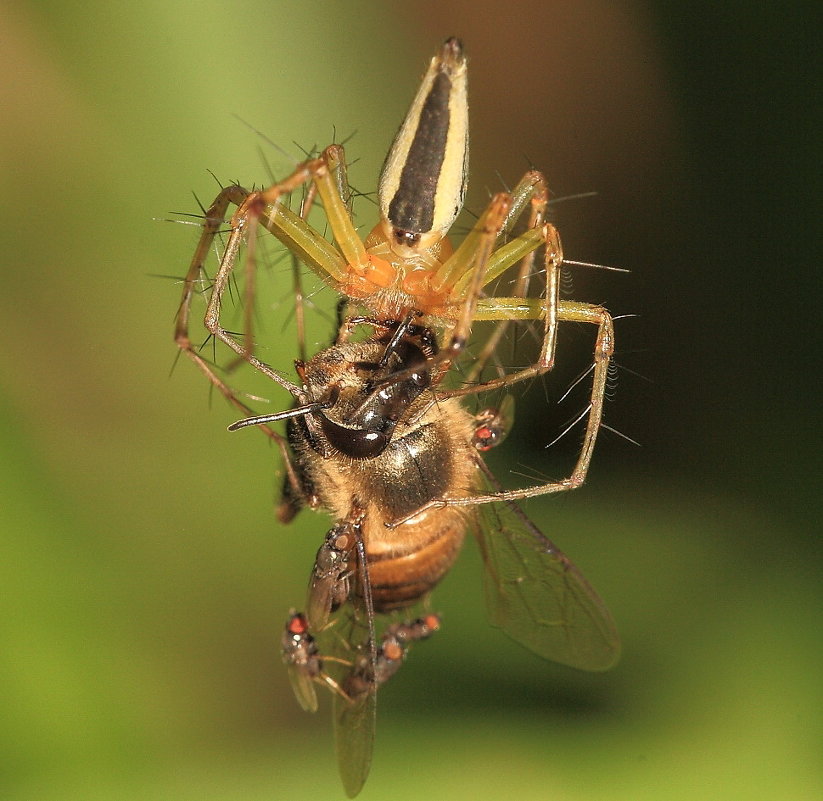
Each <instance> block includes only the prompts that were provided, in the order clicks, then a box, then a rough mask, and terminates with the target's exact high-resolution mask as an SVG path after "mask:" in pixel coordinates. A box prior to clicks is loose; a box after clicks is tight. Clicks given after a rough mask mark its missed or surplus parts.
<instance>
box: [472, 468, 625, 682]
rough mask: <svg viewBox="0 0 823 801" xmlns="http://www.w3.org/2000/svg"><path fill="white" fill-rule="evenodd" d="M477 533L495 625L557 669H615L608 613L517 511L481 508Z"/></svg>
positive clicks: (615, 640)
mask: <svg viewBox="0 0 823 801" xmlns="http://www.w3.org/2000/svg"><path fill="white" fill-rule="evenodd" d="M484 467H485V465H482V466H481V469H482V468H484ZM483 472H486V470H485V469H484V470H483ZM487 476H488V477H489V478H490V475H489V474H488V473H487ZM495 489H499V487H496V488H495ZM474 527H475V533H476V535H477V540H478V543H479V545H480V550H481V552H482V554H483V560H484V561H485V563H486V571H485V576H484V581H485V594H486V604H487V606H488V611H489V618H490V620H491V622H492V624H493V625H495V626H499V627H500V628H501V629H503V631H505V632H506V634H508V635H509V636H510V637H511V638H512V639H514V640H516V641H517V642H519V643H520V644H521V645H523V646H525V647H526V648H528V649H529V650H531V651H534V652H535V653H536V654H538V655H540V656H542V657H544V658H545V659H550V660H552V661H553V662H560V663H562V664H564V665H570V666H571V667H575V668H580V669H581V670H593V671H599V670H608V669H609V668H610V667H612V666H613V665H614V664H615V662H617V659H618V657H619V656H620V638H619V636H618V634H617V628H616V627H615V624H614V620H613V619H612V616H611V614H610V613H609V610H608V609H607V608H606V605H605V604H604V603H603V601H602V600H601V599H600V596H599V595H598V594H597V593H596V592H595V591H594V589H593V588H592V586H591V585H590V584H589V582H588V581H586V579H585V578H584V577H583V574H582V573H581V572H580V571H579V570H578V569H577V568H576V567H575V566H574V564H573V563H572V561H571V560H570V559H569V558H568V557H567V556H566V555H565V554H564V553H563V552H562V551H561V550H560V549H559V548H558V547H557V546H556V545H554V543H553V542H552V541H551V540H550V539H549V538H548V537H546V536H545V534H543V533H542V532H541V531H540V529H538V528H537V526H535V525H534V523H532V522H531V520H529V518H528V517H527V516H526V515H525V513H524V512H523V511H522V509H520V507H519V506H518V505H517V504H516V503H514V502H512V501H501V502H499V503H488V504H483V505H481V506H480V509H479V515H478V517H477V519H476V521H475V526H474Z"/></svg>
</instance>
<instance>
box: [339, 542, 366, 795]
mask: <svg viewBox="0 0 823 801" xmlns="http://www.w3.org/2000/svg"><path fill="white" fill-rule="evenodd" d="M356 537H357V548H356V550H357V574H356V577H354V579H353V587H352V590H353V591H352V593H351V596H350V597H349V599H348V601H347V602H346V603H344V604H343V606H342V607H341V608H340V609H339V610H338V612H337V613H336V614H337V618H336V623H335V625H334V626H332V627H330V628H331V629H333V630H334V633H335V635H336V638H337V642H338V647H339V651H338V653H339V655H340V657H341V663H342V661H344V660H346V661H347V662H348V665H347V666H346V668H345V669H344V670H343V671H342V672H340V673H339V674H338V675H339V678H338V682H339V685H340V688H341V689H342V693H337V694H336V695H335V699H334V740H335V751H336V753H337V768H338V771H339V773H340V778H341V779H342V780H343V787H344V788H345V790H346V793H347V795H348V796H349V798H354V796H356V795H357V794H358V793H359V792H360V790H361V788H362V787H363V785H364V784H365V782H366V778H367V777H368V775H369V770H370V769H371V760H372V753H373V751H374V732H375V727H376V724H377V684H376V682H375V662H376V658H377V646H376V643H375V630H374V606H373V604H372V600H371V586H370V584H369V577H368V565H367V564H366V559H365V547H364V545H363V541H362V538H360V534H359V531H358V532H357V533H356Z"/></svg>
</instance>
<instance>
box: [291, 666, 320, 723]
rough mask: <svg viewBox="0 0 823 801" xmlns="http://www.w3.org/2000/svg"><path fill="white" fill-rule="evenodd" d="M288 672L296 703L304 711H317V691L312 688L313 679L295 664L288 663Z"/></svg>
mask: <svg viewBox="0 0 823 801" xmlns="http://www.w3.org/2000/svg"><path fill="white" fill-rule="evenodd" d="M288 673H289V682H290V683H291V688H292V691H293V692H294V697H295V698H296V699H297V703H298V704H300V706H301V707H302V708H303V709H304V710H305V711H306V712H317V691H316V690H315V689H314V680H313V679H312V678H311V677H310V676H308V675H307V674H306V672H305V671H303V670H300V668H299V667H297V666H296V665H289V666H288Z"/></svg>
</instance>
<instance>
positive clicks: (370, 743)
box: [334, 681, 377, 798]
mask: <svg viewBox="0 0 823 801" xmlns="http://www.w3.org/2000/svg"><path fill="white" fill-rule="evenodd" d="M376 721H377V686H376V685H375V683H374V682H373V681H372V682H369V686H368V688H367V689H365V690H364V691H363V692H362V693H361V694H360V695H359V696H356V697H353V698H351V699H346V698H342V697H341V696H339V695H338V696H336V697H335V699H334V742H335V751H336V752H337V769H338V771H339V772H340V778H341V779H342V780H343V787H344V788H345V790H346V794H347V795H348V797H349V798H354V797H355V796H356V795H357V794H358V793H359V792H360V789H361V788H362V787H363V785H364V784H365V782H366V777H367V776H368V775H369V770H370V769H371V758H372V752H373V751H374V729H375V723H376Z"/></svg>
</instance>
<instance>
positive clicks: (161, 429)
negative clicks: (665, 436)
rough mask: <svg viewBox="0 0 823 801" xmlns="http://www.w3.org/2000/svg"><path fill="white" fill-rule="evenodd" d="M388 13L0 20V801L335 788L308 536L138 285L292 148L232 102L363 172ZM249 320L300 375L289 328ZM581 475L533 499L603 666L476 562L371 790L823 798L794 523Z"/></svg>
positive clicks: (218, 10)
mask: <svg viewBox="0 0 823 801" xmlns="http://www.w3.org/2000/svg"><path fill="white" fill-rule="evenodd" d="M398 13H399V16H389V12H388V10H387V9H386V7H385V6H383V5H382V4H374V3H367V2H362V3H348V4H339V5H338V4H315V5H313V6H311V5H309V4H298V3H286V2H276V3H265V2H258V3H243V4H237V5H232V4H229V3H214V2H200V3H196V4H195V3H191V4H186V3H179V4H170V3H161V2H152V3H150V2H142V3H136V4H122V5H107V4H103V3H93V4H85V5H84V6H83V7H82V8H80V7H77V6H76V5H74V4H64V3H40V4H36V5H35V4H23V3H12V4H11V5H10V6H9V8H8V9H7V10H6V11H4V16H5V18H6V20H7V33H6V36H7V37H8V40H7V42H6V44H5V45H4V48H3V49H4V52H5V57H3V56H0V58H5V63H4V74H5V78H4V80H5V81H7V85H6V88H4V89H3V90H2V91H3V94H4V97H5V100H6V101H7V109H8V111H7V112H6V113H4V121H3V123H2V129H0V136H1V137H2V139H0V145H2V150H1V151H0V169H2V189H3V192H2V197H1V198H0V204H2V219H3V221H4V222H3V225H2V227H0V240H1V244H2V252H3V253H4V265H3V268H2V269H3V274H4V279H5V280H4V281H3V295H2V301H0V302H2V308H3V312H4V314H3V320H4V324H5V326H6V332H5V336H4V344H3V346H2V348H0V365H2V377H0V381H2V407H0V420H2V422H3V425H2V427H0V436H2V439H3V447H2V452H3V454H4V458H3V461H2V464H0V495H2V500H1V501H0V538H2V540H1V541H2V561H1V562H0V586H2V590H0V631H2V645H1V646H0V708H2V720H0V795H2V797H3V798H5V799H9V800H10V801H12V800H14V801H16V800H17V799H19V800H20V801H23V799H26V801H29V800H31V801H34V799H37V801H51V800H52V799H53V800H54V801H74V799H77V801H81V800H82V801H89V799H95V800H96V799H100V800H101V801H102V800H103V799H118V801H122V800H123V799H143V798H146V799H169V800H170V801H171V799H174V801H186V799H198V801H204V800H205V799H220V800H221V801H228V800H229V799H234V798H237V799H244V801H245V800H246V799H258V798H259V799H272V798H283V799H299V798H303V797H306V798H312V799H318V798H320V799H323V798H337V797H342V792H341V791H340V789H339V784H338V779H337V776H336V771H335V768H334V764H333V757H332V748H331V731H330V729H331V727H330V723H329V721H328V719H327V718H328V710H327V709H326V710H321V712H320V713H319V715H318V716H317V717H315V718H311V717H309V716H306V715H304V714H303V713H302V712H301V711H300V710H299V709H298V707H297V705H296V704H295V703H294V700H293V698H292V697H291V695H290V691H289V688H288V687H287V683H286V680H285V672H284V670H283V668H282V665H281V664H280V660H279V653H278V642H277V639H278V630H279V625H280V621H281V619H282V618H283V616H284V613H285V611H286V610H287V609H288V608H289V606H290V605H292V604H294V603H296V602H299V599H300V598H301V597H302V595H303V592H304V588H305V576H306V574H307V572H308V567H309V565H310V564H311V560H312V558H313V554H314V552H315V550H316V547H317V544H318V542H319V538H320V535H321V533H322V531H323V530H324V525H325V521H323V520H322V519H320V518H318V517H316V516H312V515H303V516H301V517H300V519H299V520H298V522H297V523H296V524H295V525H294V526H293V528H292V529H291V530H288V531H285V532H283V531H281V530H279V529H278V527H277V525H276V524H275V522H274V518H273V515H272V514H271V510H270V507H271V503H272V500H273V498H274V496H275V492H276V489H277V483H278V479H277V478H276V475H275V470H276V467H277V460H276V455H275V453H274V451H273V449H271V448H267V447H266V446H265V444H264V443H262V442H261V441H260V440H259V439H258V438H257V437H255V436H254V435H249V436H247V435H246V434H237V435H231V436H229V435H227V434H225V432H224V425H225V424H226V423H228V422H230V421H231V420H232V419H233V416H232V413H231V412H230V411H228V410H227V409H226V408H225V406H224V405H223V404H222V402H220V401H219V400H218V399H215V400H214V403H213V404H212V408H211V409H209V404H208V400H207V392H206V390H205V388H204V386H203V383H204V382H203V381H202V380H201V377H200V376H199V375H197V374H196V372H195V371H194V369H193V368H191V366H190V365H188V364H179V365H178V366H177V369H175V371H174V373H173V375H171V377H169V372H170V370H171V368H172V364H173V362H174V346H173V344H172V342H171V325H172V319H173V315H174V311H175V303H176V301H177V293H178V288H177V286H176V285H175V284H174V283H173V282H172V281H169V280H164V279H162V278H157V277H155V276H163V275H165V276H179V275H180V274H182V272H183V270H184V269H185V264H186V261H187V259H188V258H189V256H190V253H191V250H192V248H193V244H194V242H195V240H196V236H197V231H196V230H195V229H194V228H191V229H187V228H185V227H182V226H175V225H169V224H167V223H165V222H158V221H154V220H153V218H160V219H162V218H165V217H168V216H169V213H170V212H172V211H194V210H196V205H195V204H194V201H193V200H192V198H191V194H190V191H191V190H194V191H195V192H196V193H197V195H198V196H199V197H200V199H201V200H203V201H207V200H208V199H209V197H210V195H211V194H212V193H213V192H214V183H213V179H212V178H211V177H210V176H209V175H208V174H207V173H206V169H209V170H211V171H213V172H214V173H215V175H217V176H218V177H219V178H221V179H223V180H231V179H235V178H236V179H239V180H241V181H242V182H246V183H253V182H255V181H257V182H260V181H263V180H265V170H264V169H263V168H262V167H261V158H260V155H259V154H258V151H257V148H258V145H260V146H261V147H262V149H263V151H264V152H266V153H267V154H268V158H270V159H271V160H272V162H273V163H274V164H275V165H276V166H277V167H278V168H279V169H281V170H282V168H283V166H284V164H286V165H287V163H288V159H287V158H286V157H285V156H282V155H278V153H277V152H276V151H273V150H271V149H270V148H269V147H268V145H266V144H265V143H262V144H261V142H260V140H259V139H258V138H257V137H256V135H255V134H254V133H253V132H251V131H250V130H249V128H248V127H246V126H245V125H244V124H243V123H241V122H239V121H238V120H237V118H236V117H239V118H241V119H242V120H244V121H246V122H248V123H249V124H250V125H251V126H253V127H254V128H256V129H258V130H260V131H263V132H265V134H266V135H267V136H269V137H271V138H272V139H273V140H275V141H276V142H278V144H280V145H282V146H283V147H285V148H286V149H287V151H288V152H289V153H290V154H292V157H293V158H299V151H298V149H297V148H296V147H295V146H293V145H292V140H293V139H296V140H297V141H299V142H300V143H301V145H305V146H311V145H314V144H320V145H322V144H325V143H326V142H328V141H330V140H331V138H332V126H333V125H334V126H337V131H338V132H342V133H344V134H345V133H347V132H350V131H353V130H355V129H357V132H358V133H357V136H356V137H355V139H354V140H353V142H352V145H351V148H350V151H354V152H355V153H356V154H357V156H358V157H359V159H360V160H359V162H358V163H357V164H356V165H355V167H354V168H353V174H352V181H353V183H354V184H355V185H356V186H358V187H362V188H364V189H369V188H371V187H372V186H373V182H374V176H375V175H376V174H377V172H378V170H379V167H380V163H381V161H382V158H383V153H384V152H385V150H386V146H387V144H388V142H389V140H390V138H391V135H392V133H393V131H394V129H395V126H396V124H397V122H398V120H399V118H400V115H401V114H402V111H403V109H404V106H405V104H406V102H407V99H408V97H409V95H410V93H411V92H412V91H413V89H414V84H415V79H416V77H417V74H418V73H419V72H420V71H421V70H422V68H423V66H424V64H425V60H426V58H427V57H428V55H429V51H430V50H431V46H432V44H434V41H436V40H434V41H429V37H428V31H424V29H423V27H422V22H421V23H420V25H421V27H420V28H419V29H418V28H417V27H415V26H416V21H415V19H414V17H413V15H412V14H411V13H410V12H409V11H408V10H406V11H405V12H398ZM349 29H350V30H349ZM451 32H452V31H450V30H446V31H444V33H451ZM234 115H236V117H235V116H234ZM278 159H280V161H279V163H278ZM287 289H288V283H287V282H286V283H285V284H284V289H283V293H284V294H283V297H284V298H285V297H286V293H287ZM319 302H320V303H321V304H323V303H325V304H329V303H331V302H333V300H332V299H331V298H330V297H329V296H328V294H327V295H326V296H323V297H321V299H320V301H319ZM278 322H279V321H278ZM267 330H268V331H270V333H271V341H272V343H273V344H271V345H270V350H268V351H267V353H266V358H267V360H268V361H270V362H271V363H273V364H275V365H278V366H282V367H283V368H284V369H285V368H286V367H287V366H288V364H289V361H290V359H292V358H294V355H295V354H294V351H293V347H292V344H291V343H292V342H293V339H292V338H291V336H290V335H289V332H288V331H286V332H285V333H284V332H283V331H282V330H281V329H280V328H278V327H275V326H273V325H271V324H269V328H268V329H267ZM323 331H324V328H323V325H322V323H321V324H320V325H319V326H318V332H317V334H316V341H319V340H320V339H321V338H322V336H323ZM593 486H594V488H593V489H591V490H589V492H588V494H587V495H581V497H575V498H570V499H564V500H562V501H557V502H554V503H548V504H547V503H543V504H534V505H533V506H532V507H530V513H532V514H533V515H534V516H535V518H536V519H537V520H538V522H539V523H540V525H541V526H543V527H544V528H545V529H546V530H547V532H549V533H550V534H551V536H556V537H557V539H558V541H559V542H560V543H561V544H562V546H563V547H564V548H565V549H567V550H569V551H570V552H571V553H572V554H573V556H574V558H575V560H576V561H578V562H579V564H580V565H581V566H582V567H583V568H584V569H585V572H586V574H587V575H588V576H590V577H591V579H592V581H593V583H595V584H596V586H597V587H598V588H599V589H600V590H601V592H602V594H603V595H604V596H605V597H606V598H607V599H608V600H609V603H610V606H611V607H612V609H613V611H614V614H615V617H616V618H617V620H618V621H619V624H620V628H621V631H622V633H623V636H624V640H625V657H624V660H623V662H622V663H621V665H620V666H619V667H618V668H617V669H616V670H615V671H613V672H612V673H609V674H606V675H603V676H588V675H583V674H576V673H574V672H571V671H566V670H563V669H561V668H555V667H551V666H546V665H545V664H544V663H543V662H541V661H540V660H538V659H536V658H533V657H531V656H530V655H529V654H527V653H525V652H523V651H522V650H521V649H519V648H517V647H516V646H513V645H511V644H510V643H509V642H508V640H506V639H505V638H504V637H503V636H502V635H501V634H499V633H498V632H496V631H493V630H490V629H489V628H488V627H487V625H486V623H485V621H484V618H483V615H482V613H481V612H480V605H481V591H480V583H479V577H480V565H479V561H478V557H477V554H476V553H475V552H474V550H469V551H468V553H467V554H466V555H465V556H464V558H463V559H462V560H461V562H460V564H459V565H458V567H457V568H456V570H455V571H454V574H453V575H451V576H450V577H449V578H448V579H447V580H446V582H445V583H444V585H443V587H442V588H441V590H439V591H438V594H437V596H436V601H435V604H436V606H437V608H438V609H439V610H441V611H442V612H443V615H444V621H445V627H444V631H443V632H442V634H440V635H438V637H437V638H435V639H434V640H433V641H432V642H431V643H427V644H426V646H425V648H424V647H422V646H421V647H420V648H419V649H416V650H415V652H414V653H413V655H412V657H411V659H410V662H409V665H408V667H407V669H404V671H403V673H402V674H401V676H400V677H398V679H397V680H396V682H395V683H394V684H393V685H392V686H389V687H388V688H387V689H386V691H385V692H384V693H383V694H382V696H381V703H382V708H381V712H380V721H379V736H378V743H377V751H376V756H375V764H374V769H373V772H372V776H371V778H370V779H369V782H368V784H367V785H366V788H365V790H364V792H363V796H362V797H363V798H364V799H368V798H386V797H391V798H393V799H397V800H398V801H399V799H404V798H472V799H481V798H482V799H485V798H488V799H496V798H500V797H522V798H550V799H557V800H558V801H566V800H567V799H568V800H569V801H571V800H577V799H579V800H581V801H582V800H583V799H621V800H626V801H628V800H629V799H631V801H643V800H644V799H650V800H651V799H694V800H695V801H696V800H697V799H715V798H717V799H724V800H725V799H741V801H743V799H746V801H748V799H757V798H763V799H766V798H769V799H773V798H792V799H794V800H796V801H805V799H809V801H811V799H813V798H817V797H819V795H818V793H819V791H820V767H819V761H818V762H816V761H815V758H818V759H819V756H820V754H819V745H820V742H819V738H820V734H821V731H820V728H821V727H820V710H819V706H820V690H819V681H818V676H817V674H818V673H819V663H820V662H819V660H820V650H821V649H820V635H819V631H818V629H819V615H817V614H816V612H817V611H819V589H818V587H817V583H818V581H819V578H818V577H817V576H816V575H815V573H814V571H813V570H812V569H811V568H810V567H809V565H808V564H806V563H804V562H803V560H802V558H801V557H800V556H795V555H793V554H792V553H791V552H788V553H781V554H780V555H779V556H778V554H776V553H775V552H774V551H775V549H774V543H776V542H777V543H779V542H781V541H782V540H783V538H784V536H785V539H786V540H789V541H791V534H792V533H793V532H792V531H791V530H790V529H791V527H792V525H793V524H792V523H791V522H790V521H789V520H783V519H781V518H780V516H779V515H777V514H774V513H772V514H769V513H768V511H767V507H764V505H763V504H761V503H759V500H760V499H745V498H744V499H741V498H739V497H736V496H734V495H733V494H731V493H724V491H723V490H722V488H711V489H707V488H702V489H699V490H697V489H694V488H693V487H690V486H680V485H675V486H670V485H669V484H668V483H667V481H666V478H665V477H655V480H654V481H649V483H648V485H646V486H644V485H643V483H642V479H640V478H639V477H632V476H628V477H626V478H625V479H623V480H622V481H621V479H620V478H618V479H617V480H615V481H614V482H613V483H609V481H608V479H606V478H602V479H598V480H596V482H593ZM748 534H750V535H751V540H750V542H751V547H750V550H744V549H742V548H741V545H740V543H741V542H742V541H743V537H744V536H746V535H748ZM815 666H816V667H815Z"/></svg>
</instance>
